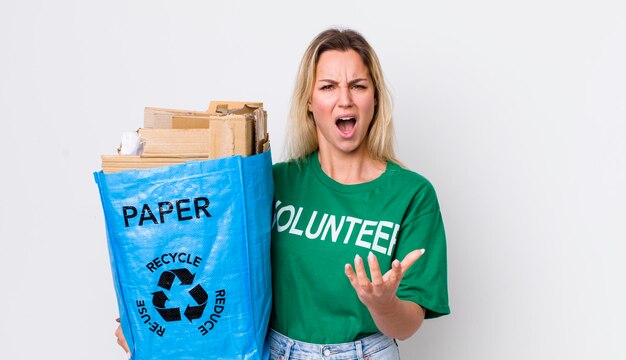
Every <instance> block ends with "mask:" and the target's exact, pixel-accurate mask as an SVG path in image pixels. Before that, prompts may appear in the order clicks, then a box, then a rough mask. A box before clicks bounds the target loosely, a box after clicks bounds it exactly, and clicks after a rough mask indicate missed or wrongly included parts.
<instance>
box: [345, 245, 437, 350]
mask: <svg viewBox="0 0 626 360" xmlns="http://www.w3.org/2000/svg"><path fill="white" fill-rule="evenodd" d="M423 253H424V250H423V249H421V250H414V251H412V252H410V253H408V254H407V256H406V257H405V258H404V259H403V260H402V262H400V261H398V260H394V261H393V262H392V263H391V269H390V270H389V271H387V272H386V273H385V275H382V273H381V271H380V266H379V264H378V260H377V259H376V256H374V254H373V253H372V252H370V253H369V256H368V257H367V262H368V264H369V268H370V274H371V276H372V281H370V280H369V278H368V277H367V274H366V272H365V265H364V264H363V259H361V257H360V256H358V255H357V256H356V257H355V258H354V268H355V269H356V273H355V272H354V270H353V269H352V265H350V264H346V266H345V273H346V276H347V277H348V279H349V280H350V284H352V287H353V288H354V290H355V291H356V293H357V295H358V296H359V299H360V300H361V302H362V303H363V304H364V305H365V306H367V308H368V310H369V312H370V314H371V315H372V319H374V322H375V323H376V326H377V327H378V329H379V330H380V331H381V332H382V333H383V334H385V335H387V336H389V337H393V338H396V339H400V340H405V339H408V338H409V337H411V335H413V334H415V332H416V331H417V329H419V327H420V326H421V325H422V322H423V321H424V316H425V312H424V309H422V307H421V306H419V305H418V304H416V303H414V302H411V301H404V300H400V299H399V298H398V296H396V290H398V286H399V285H400V280H402V277H403V276H404V273H405V272H406V271H407V270H408V269H409V268H410V267H411V265H413V264H414V263H415V261H417V259H419V258H420V256H422V254H423Z"/></svg>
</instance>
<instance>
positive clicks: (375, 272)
mask: <svg viewBox="0 0 626 360" xmlns="http://www.w3.org/2000/svg"><path fill="white" fill-rule="evenodd" d="M367 263H368V265H369V267H370V275H371V276H372V285H374V286H381V285H383V284H384V283H385V281H384V280H383V275H382V274H381V272H380V265H378V259H376V255H374V253H372V252H371V251H370V253H369V254H368V255H367Z"/></svg>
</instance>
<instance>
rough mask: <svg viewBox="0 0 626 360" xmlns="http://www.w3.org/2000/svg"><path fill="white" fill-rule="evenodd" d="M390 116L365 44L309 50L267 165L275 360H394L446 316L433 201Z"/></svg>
mask: <svg viewBox="0 0 626 360" xmlns="http://www.w3.org/2000/svg"><path fill="white" fill-rule="evenodd" d="M391 112H392V111H391V101H390V98H389V94H388V91H387V88H386V85H385V82H384V79H383V73H382V69H381V66H380V63H379V61H378V58H377V56H376V54H375V52H374V50H373V49H372V47H371V46H370V45H369V44H368V42H367V41H366V40H365V38H363V36H362V35H360V34H359V33H357V32H355V31H353V30H339V29H329V30H326V31H324V32H322V33H320V34H319V35H318V36H317V37H316V38H315V39H314V40H313V41H312V42H311V44H310V45H309V47H308V48H307V50H306V52H305V54H304V56H303V58H302V61H301V63H300V69H299V72H298V77H297V81H296V88H295V91H294V95H293V99H292V110H291V120H290V121H291V124H290V128H289V133H288V139H289V143H288V148H287V151H288V157H289V160H288V161H287V162H285V163H280V164H276V165H274V182H275V210H274V221H273V224H272V273H273V279H272V284H273V296H274V297H273V301H274V304H273V310H272V316H271V320H270V328H271V329H270V332H269V335H268V337H269V342H270V349H271V358H272V359H290V358H293V359H305V358H306V359H309V358H310V359H371V360H374V359H397V358H399V353H398V348H397V344H396V342H395V340H394V339H407V338H409V337H410V336H412V335H413V334H414V333H415V332H416V331H417V330H418V329H419V327H420V325H421V324H422V322H423V320H424V319H425V318H433V317H438V316H441V315H446V314H448V313H449V307H448V294H447V275H446V243H445V235H444V228H443V223H442V219H441V214H440V211H439V205H438V201H437V197H436V194H435V191H434V190H433V187H432V186H431V184H430V183H429V182H428V181H427V180H426V179H425V178H424V177H422V176H420V175H418V174H416V173H414V172H411V171H409V170H407V169H405V168H404V167H402V166H401V165H400V163H399V162H398V160H396V158H395V155H394V151H393V144H392V138H393V128H392V117H391ZM418 259H419V261H418Z"/></svg>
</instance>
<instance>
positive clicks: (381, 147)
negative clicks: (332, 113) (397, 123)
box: [287, 28, 398, 163]
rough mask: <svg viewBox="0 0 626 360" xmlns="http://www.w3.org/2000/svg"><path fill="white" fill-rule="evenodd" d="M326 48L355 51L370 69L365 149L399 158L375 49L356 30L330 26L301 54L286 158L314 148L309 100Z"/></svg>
mask: <svg viewBox="0 0 626 360" xmlns="http://www.w3.org/2000/svg"><path fill="white" fill-rule="evenodd" d="M328 50H340V51H348V50H354V51H356V52H357V53H358V54H359V55H360V56H361V59H362V60H363V63H365V66H367V68H368V69H369V72H370V76H371V78H372V81H373V83H374V89H375V94H374V97H375V99H376V108H375V110H374V118H373V119H372V123H371V124H370V129H369V132H368V136H367V138H366V141H367V149H368V151H369V154H370V156H371V157H372V158H373V159H374V160H381V161H393V162H396V163H397V162H398V161H397V160H396V157H395V151H394V144H393V136H394V133H393V123H392V119H391V117H392V103H391V96H390V94H389V91H388V90H387V85H386V84H385V80H384V78H383V72H382V67H381V66H380V62H379V61H378V56H376V53H375V52H374V49H373V48H372V47H371V46H370V44H369V43H368V42H367V40H365V38H364V37H363V36H362V35H361V34H359V33H358V32H356V31H354V30H350V29H335V28H331V29H328V30H325V31H323V32H321V33H320V34H319V35H317V36H316V37H315V39H313V41H312V42H311V44H309V47H308V48H307V50H306V51H305V53H304V55H303V56H302V60H301V61H300V67H299V69H298V75H297V77H296V84H295V87H294V91H293V96H292V99H291V112H290V121H289V127H288V131H287V158H288V159H290V160H291V159H300V158H302V157H305V156H307V155H309V154H310V153H312V152H313V151H315V150H317V149H318V147H319V145H318V142H317V133H316V130H315V121H314V120H313V114H312V113H311V112H310V111H308V103H309V101H310V100H311V96H312V95H313V85H314V82H315V73H316V69H317V63H318V61H319V58H320V55H321V54H322V53H323V52H325V51H328Z"/></svg>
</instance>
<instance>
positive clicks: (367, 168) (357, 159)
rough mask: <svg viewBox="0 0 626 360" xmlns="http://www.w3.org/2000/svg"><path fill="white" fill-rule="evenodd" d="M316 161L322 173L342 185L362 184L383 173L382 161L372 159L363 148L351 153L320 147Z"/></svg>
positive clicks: (385, 165)
mask: <svg viewBox="0 0 626 360" xmlns="http://www.w3.org/2000/svg"><path fill="white" fill-rule="evenodd" d="M318 159H319V162H320V166H321V168H322V171H324V173H325V174H326V175H328V176H329V177H330V178H331V179H333V180H335V181H337V182H338V183H340V184H344V185H353V184H362V183H365V182H369V181H372V180H374V179H376V178H378V177H379V176H380V175H382V174H383V173H384V172H385V169H386V168H387V164H386V163H385V162H384V161H379V160H374V159H372V157H371V155H370V153H369V151H367V148H366V147H365V146H361V147H359V148H358V149H356V150H355V151H353V152H350V153H343V152H339V151H332V150H331V151H328V149H323V148H322V147H320V149H319V152H318Z"/></svg>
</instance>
